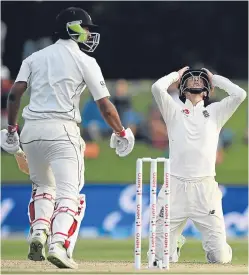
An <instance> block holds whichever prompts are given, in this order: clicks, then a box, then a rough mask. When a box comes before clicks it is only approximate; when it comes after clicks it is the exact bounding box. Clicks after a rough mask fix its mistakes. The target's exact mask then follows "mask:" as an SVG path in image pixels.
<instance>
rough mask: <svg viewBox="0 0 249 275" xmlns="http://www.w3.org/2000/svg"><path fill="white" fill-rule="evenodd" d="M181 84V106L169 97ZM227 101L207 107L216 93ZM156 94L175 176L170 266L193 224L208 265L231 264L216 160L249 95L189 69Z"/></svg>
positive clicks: (162, 83)
mask: <svg viewBox="0 0 249 275" xmlns="http://www.w3.org/2000/svg"><path fill="white" fill-rule="evenodd" d="M175 82H176V83H178V84H179V90H180V96H179V97H180V99H181V101H182V102H183V104H182V106H180V105H179V104H178V103H176V102H175V101H174V100H173V99H172V98H171V96H170V95H169V94H168V93H167V89H168V87H169V86H170V85H171V84H173V83H175ZM215 86H216V87H219V88H220V89H223V90H225V91H226V92H227V93H228V96H227V97H225V98H224V99H223V100H221V101H220V102H217V103H213V104H210V105H208V106H207V107H205V105H206V104H205V102H206V101H207V100H208V98H209V95H210V93H211V91H212V90H213V88H214V87H215ZM152 93H153V95H154V97H155V100H156V102H157V105H158V107H159V109H160V112H161V114H162V116H163V119H164V121H165V123H166V125H167V130H168V136H169V152H170V155H169V159H170V166H171V167H170V170H171V186H170V188H171V190H170V192H171V194H170V261H171V262H177V261H178V258H179V255H180V248H181V246H182V245H183V243H184V239H183V237H182V236H181V233H182V231H183V229H184V226H185V224H186V222H187V220H188V219H191V220H192V221H193V222H194V224H195V226H196V227H197V228H198V229H199V230H200V232H201V236H202V244H203V249H204V251H205V253H206V259H207V261H208V262H209V263H229V262H231V260H232V249H231V247H230V246H229V245H228V244H227V242H226V231H225V223H224V217H223V212H222V202H221V200H222V194H221V191H220V189H219V187H218V183H217V182H216V181H215V175H216V173H215V160H216V150H217V145H218V139H219V133H220V130H221V128H222V127H223V126H224V124H225V123H226V122H227V121H228V119H229V118H230V117H231V116H232V114H233V113H234V112H235V111H236V109H237V108H238V107H239V105H240V104H241V103H242V102H243V100H245V98H246V92H245V91H244V90H243V89H241V88H240V87H239V86H237V85H235V84H234V83H232V82H231V81H230V80H228V79H227V78H224V77H222V76H220V75H213V74H212V73H211V72H210V71H209V70H207V69H201V70H191V69H189V67H185V68H183V69H181V70H179V71H178V72H172V73H170V74H169V75H167V76H164V77H162V78H161V79H159V80H158V81H157V82H155V83H154V84H153V86H152ZM163 199H164V190H163V188H162V189H161V190H160V193H159V196H158V202H157V203H158V205H157V209H158V212H157V236H156V260H157V262H155V265H157V264H158V261H162V258H163V241H164V238H163V205H164V202H163Z"/></svg>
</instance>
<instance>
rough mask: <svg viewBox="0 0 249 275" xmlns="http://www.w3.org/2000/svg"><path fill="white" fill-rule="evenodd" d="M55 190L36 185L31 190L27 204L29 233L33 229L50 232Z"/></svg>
mask: <svg viewBox="0 0 249 275" xmlns="http://www.w3.org/2000/svg"><path fill="white" fill-rule="evenodd" d="M54 198H55V190H54V189H53V188H49V187H37V189H34V190H33V191H32V196H31V199H30V202H29V206H28V216H29V222H30V226H31V233H32V232H33V231H34V230H45V232H46V233H47V234H49V232H50V223H51V218H52V215H53V212H54V204H55V199H54Z"/></svg>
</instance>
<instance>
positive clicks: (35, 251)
mask: <svg viewBox="0 0 249 275" xmlns="http://www.w3.org/2000/svg"><path fill="white" fill-rule="evenodd" d="M28 259H29V260H31V261H44V260H45V252H44V245H43V244H42V243H41V242H40V241H38V240H33V241H32V242H31V243H30V245H29V254H28Z"/></svg>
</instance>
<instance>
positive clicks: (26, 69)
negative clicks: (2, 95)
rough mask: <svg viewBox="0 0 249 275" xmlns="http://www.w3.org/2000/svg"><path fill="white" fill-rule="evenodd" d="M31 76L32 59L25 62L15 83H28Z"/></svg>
mask: <svg viewBox="0 0 249 275" xmlns="http://www.w3.org/2000/svg"><path fill="white" fill-rule="evenodd" d="M30 76H31V65H30V58H29V57H28V58H26V59H24V60H23V62H22V65H21V68H20V70H19V73H18V75H17V78H16V80H15V82H18V81H24V82H27V83H28V81H29V78H30Z"/></svg>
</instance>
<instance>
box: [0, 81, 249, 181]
mask: <svg viewBox="0 0 249 275" xmlns="http://www.w3.org/2000/svg"><path fill="white" fill-rule="evenodd" d="M238 84H239V85H241V86H242V87H243V88H245V89H246V90H247V86H246V84H245V83H238ZM150 85H151V82H146V81H142V82H141V83H140V84H139V85H134V86H132V90H131V93H132V95H133V96H132V100H133V106H134V109H135V110H137V111H139V112H141V113H143V114H144V115H145V116H147V111H148V108H149V106H150V104H151V102H152V95H151V93H149V89H150ZM216 94H217V96H218V97H221V96H224V92H221V91H219V90H217V92H216ZM88 96H89V94H88V92H86V93H85V92H84V93H83V96H82V99H81V104H82V105H83V104H84V102H85V101H86V99H87V97H88ZM27 104H28V97H27V96H24V98H23V100H22V108H23V107H24V106H25V105H27ZM22 108H21V109H22ZM246 113H247V100H246V101H245V102H243V104H242V105H241V106H240V107H239V109H238V110H237V111H236V113H235V114H234V115H233V116H232V118H231V119H230V120H229V121H228V123H227V124H226V125H225V127H227V128H231V129H232V130H233V131H234V133H235V137H234V144H233V145H232V146H231V147H230V148H229V149H228V150H227V151H226V152H225V158H224V162H223V163H222V164H220V165H218V166H217V178H216V179H217V181H218V182H220V183H222V184H229V183H232V184H236V183H237V184H246V185H247V184H248V169H247V167H248V158H247V153H248V146H247V145H245V144H244V143H243V136H244V133H245V129H246V125H247V121H246ZM22 123H23V121H22V118H21V117H20V125H22ZM99 146H100V155H99V158H98V159H86V161H85V165H86V173H85V178H86V181H87V182H96V181H98V182H130V183H132V182H134V180H135V177H134V176H135V162H136V159H137V158H138V157H146V156H149V157H163V156H164V151H161V150H157V149H154V148H152V147H150V146H147V145H145V144H139V143H136V144H135V149H134V151H133V152H132V153H131V154H130V155H129V156H128V157H126V158H119V157H118V156H116V154H115V152H114V151H113V150H112V149H110V147H109V140H108V141H103V142H101V143H99ZM1 167H2V181H10V182H11V181H28V176H26V175H24V174H23V173H21V172H20V171H19V170H18V168H17V165H16V163H15V159H14V158H13V156H10V155H7V154H2V159H1ZM110 167H111V173H110V172H109V171H110ZM160 172H161V171H160V169H159V173H160ZM148 179H149V173H148V171H147V172H146V174H145V180H148ZM161 179H162V176H160V180H161Z"/></svg>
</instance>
